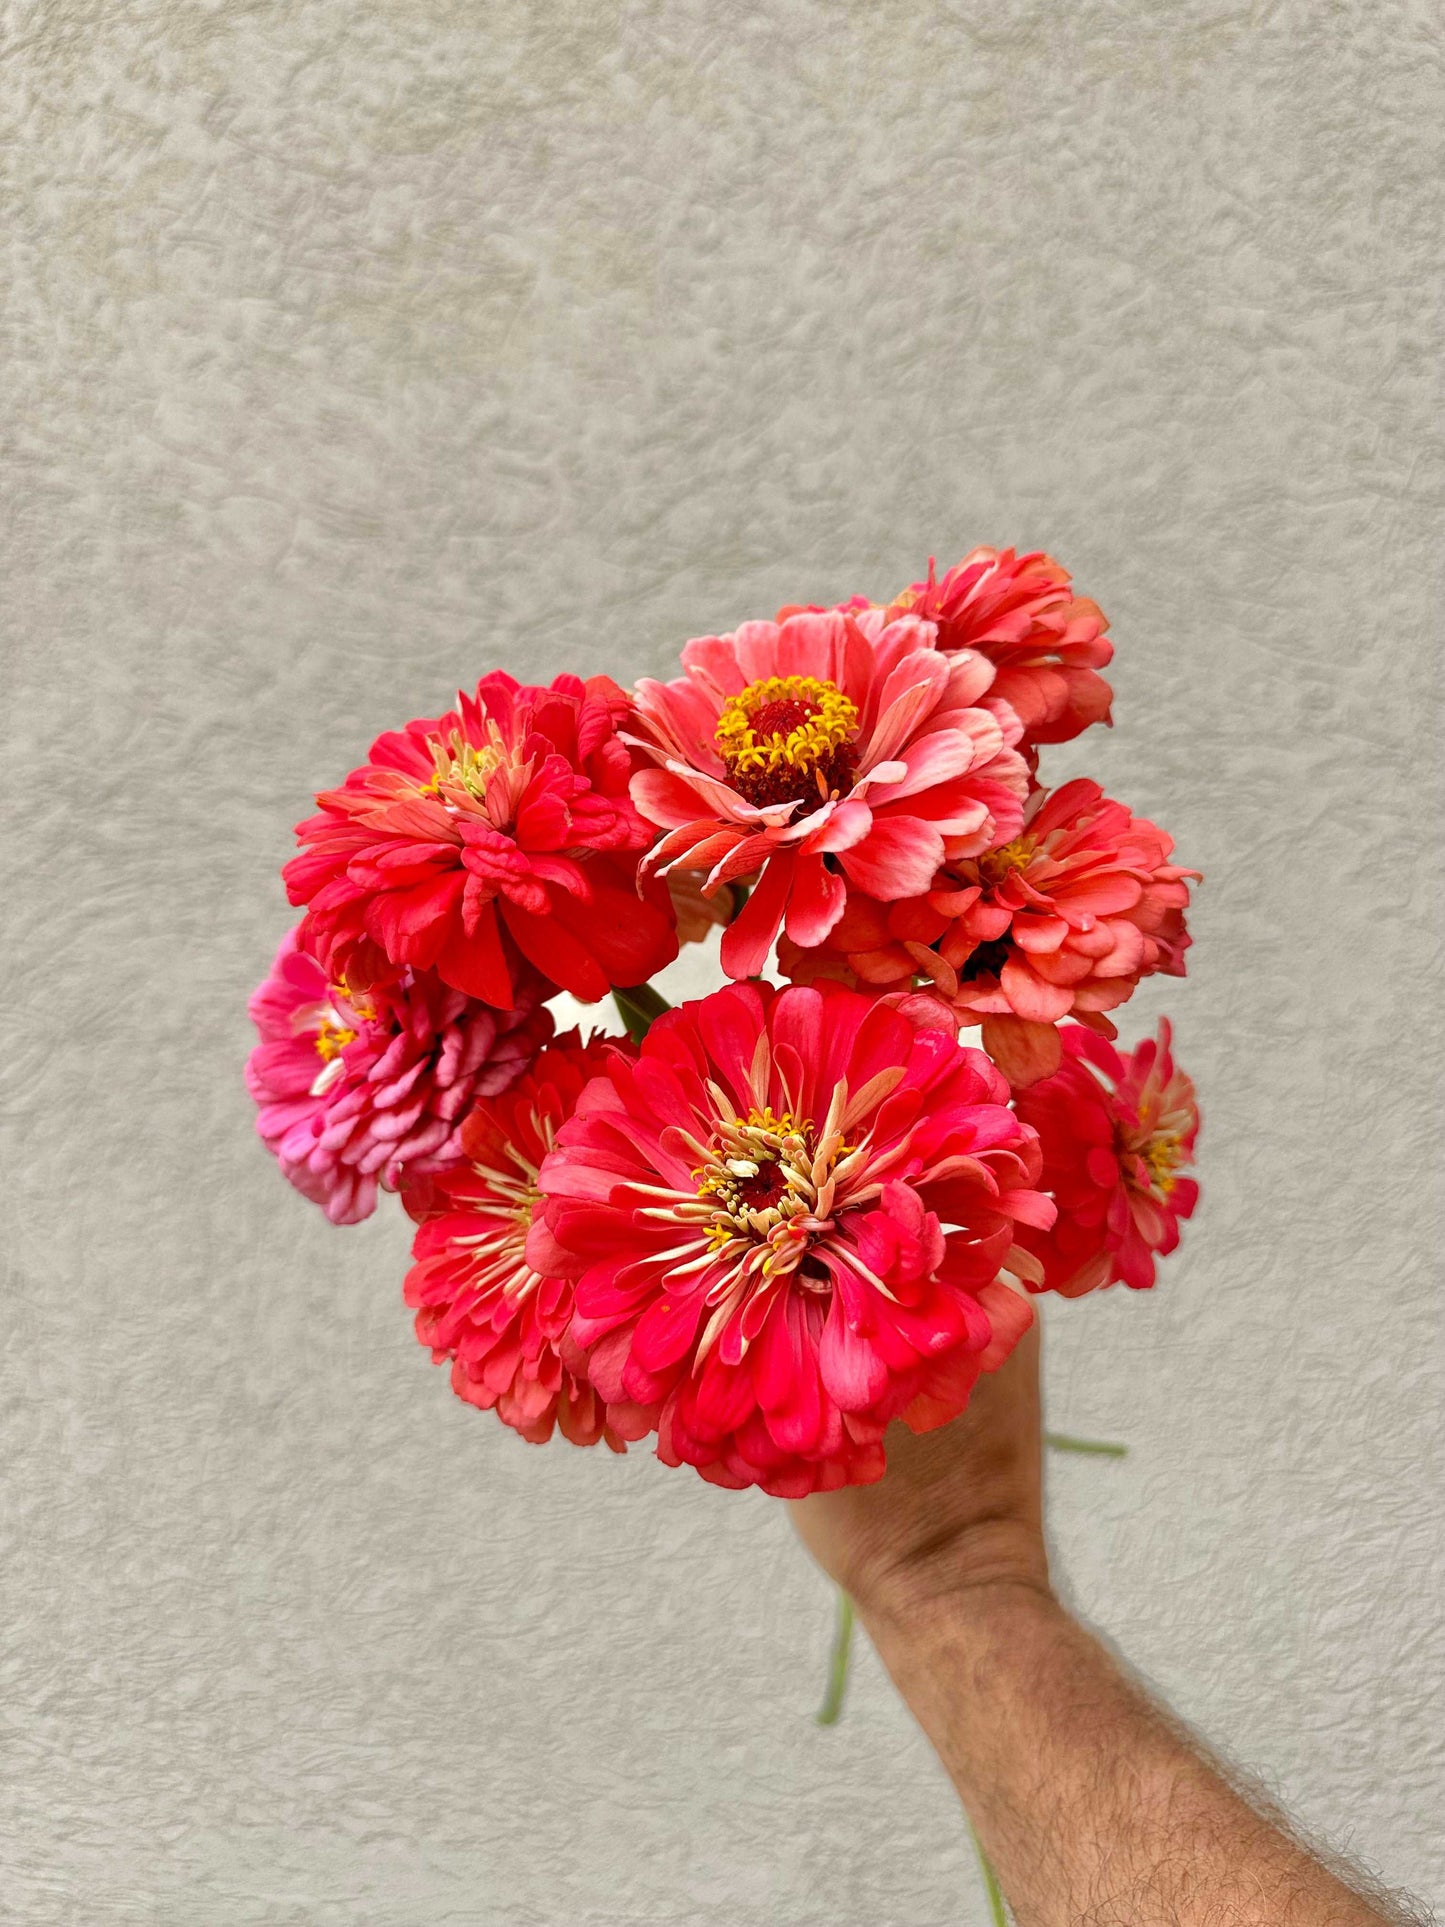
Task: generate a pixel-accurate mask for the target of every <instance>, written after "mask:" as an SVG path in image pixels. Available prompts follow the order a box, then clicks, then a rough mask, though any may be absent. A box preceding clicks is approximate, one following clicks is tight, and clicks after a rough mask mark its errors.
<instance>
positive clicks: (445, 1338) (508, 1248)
mask: <svg viewBox="0 0 1445 1927" xmlns="http://www.w3.org/2000/svg"><path fill="white" fill-rule="evenodd" d="M631 1050H632V1046H631V1045H630V1044H626V1043H622V1042H617V1041H609V1042H607V1043H606V1044H604V1043H603V1042H602V1041H600V1040H593V1041H592V1042H591V1043H589V1044H583V1043H582V1042H581V1041H580V1039H579V1037H578V1034H577V1032H576V1031H575V1030H573V1031H568V1032H566V1034H565V1035H563V1036H561V1037H559V1038H557V1039H556V1040H555V1041H554V1042H553V1043H551V1044H549V1045H548V1046H547V1047H546V1049H545V1050H543V1051H541V1052H540V1053H539V1054H538V1056H537V1058H536V1059H535V1061H534V1062H533V1063H532V1065H531V1067H530V1068H529V1069H528V1070H527V1071H526V1072H525V1074H524V1075H523V1076H522V1077H521V1078H520V1079H519V1081H518V1082H517V1083H516V1084H514V1085H513V1086H512V1088H511V1090H509V1091H508V1092H507V1093H506V1094H505V1096H502V1097H495V1098H491V1099H489V1100H487V1101H485V1102H483V1103H481V1104H478V1105H477V1107H476V1109H475V1110H473V1111H472V1113H471V1115H470V1116H469V1117H468V1118H467V1120H466V1122H465V1124H464V1125H463V1126H462V1134H461V1135H462V1151H463V1158H462V1162H461V1163H460V1164H457V1165H455V1166H453V1167H452V1169H451V1170H449V1171H447V1172H444V1173H443V1174H442V1175H441V1176H440V1177H438V1178H435V1179H433V1180H431V1181H430V1182H429V1183H427V1184H426V1185H424V1186H423V1187H420V1188H419V1190H418V1191H417V1192H415V1193H414V1192H413V1191H412V1190H411V1189H410V1187H409V1188H408V1190H407V1191H406V1193H404V1197H405V1201H406V1203H407V1207H408V1209H409V1210H411V1211H413V1213H414V1215H417V1216H419V1217H420V1218H421V1220H422V1223H421V1229H420V1230H419V1231H418V1232H417V1234H416V1242H415V1244H414V1246H413V1248H412V1250H413V1256H414V1258H415V1260H416V1262H415V1263H414V1264H413V1266H412V1268H411V1270H410V1271H409V1272H408V1273H407V1277H406V1302H407V1304H408V1305H411V1306H412V1307H413V1308H414V1309H415V1311H416V1335H417V1337H418V1338H419V1339H420V1340H421V1342H422V1344H423V1345H428V1346H430V1347H431V1353H432V1358H433V1359H434V1360H435V1362H436V1363H438V1364H440V1363H441V1362H442V1361H443V1360H446V1359H450V1361H451V1367H452V1390H453V1391H454V1392H455V1393H456V1394H457V1397H458V1398H462V1399H465V1400H466V1401H467V1403H468V1404H469V1405H477V1406H480V1407H481V1408H482V1410H484V1411H495V1412H496V1414H497V1417H498V1418H499V1419H501V1421H502V1423H503V1424H504V1425H510V1426H511V1428H512V1430H513V1431H514V1432H520V1433H521V1435H522V1437H523V1438H524V1439H530V1440H531V1441H532V1442H533V1443H534V1444H544V1443H545V1442H546V1441H547V1440H548V1439H549V1438H551V1436H552V1432H553V1429H554V1427H556V1428H560V1430H561V1433H562V1436H563V1437H564V1438H566V1439H570V1440H571V1442H572V1443H573V1444H574V1445H596V1444H597V1442H598V1441H599V1439H605V1440H606V1442H607V1444H608V1445H609V1446H611V1448H612V1449H613V1451H614V1452H622V1451H625V1450H626V1446H625V1443H624V1440H623V1438H622V1436H621V1434H620V1433H619V1432H618V1431H617V1429H616V1428H615V1427H614V1426H613V1425H611V1424H609V1422H608V1415H607V1412H606V1410H605V1408H604V1406H603V1403H602V1400H601V1399H600V1398H599V1397H598V1395H597V1393H596V1392H595V1391H594V1390H593V1388H592V1387H591V1386H590V1385H589V1384H588V1383H587V1381H586V1379H585V1378H581V1377H579V1376H578V1375H577V1374H576V1373H575V1372H573V1371H571V1370H569V1369H568V1367H567V1366H566V1365H565V1364H564V1363H563V1361H562V1357H561V1354H560V1353H559V1350H558V1345H559V1342H560V1341H561V1339H562V1337H563V1335H564V1334H565V1332H566V1330H567V1325H568V1322H569V1320H570V1318H571V1316H572V1286H571V1283H570V1281H568V1280H566V1279H563V1278H558V1277H555V1276H552V1275H550V1274H549V1273H547V1272H545V1271H543V1272H539V1271H536V1270H534V1269H533V1267H532V1265H531V1264H530V1263H529V1262H528V1258H527V1251H526V1245H527V1233H528V1231H529V1229H530V1227H531V1223H532V1215H533V1213H534V1211H535V1210H536V1207H537V1200H538V1192H537V1172H538V1168H539V1166H540V1165H541V1163H542V1161H543V1159H544V1158H545V1157H546V1156H547V1153H548V1152H549V1151H550V1150H551V1148H552V1144H553V1141H554V1139H555V1137H556V1133H557V1129H558V1126H559V1125H561V1124H562V1123H563V1122H564V1121H565V1120H566V1119H567V1118H569V1117H570V1116H571V1115H572V1110H573V1106H574V1105H575V1104H576V1102H577V1097H578V1093H579V1092H580V1091H581V1090H582V1088H583V1086H584V1085H585V1084H586V1082H587V1080H588V1079H589V1078H590V1077H591V1076H593V1075H594V1073H596V1072H599V1071H601V1070H603V1069H604V1067H605V1066H606V1064H607V1062H608V1059H609V1057H610V1056H612V1055H613V1054H614V1053H615V1054H617V1055H619V1056H622V1057H626V1056H628V1055H630V1054H631ZM643 1429H645V1428H643ZM638 1435H639V1433H638V1430H637V1429H634V1432H633V1436H638Z"/></svg>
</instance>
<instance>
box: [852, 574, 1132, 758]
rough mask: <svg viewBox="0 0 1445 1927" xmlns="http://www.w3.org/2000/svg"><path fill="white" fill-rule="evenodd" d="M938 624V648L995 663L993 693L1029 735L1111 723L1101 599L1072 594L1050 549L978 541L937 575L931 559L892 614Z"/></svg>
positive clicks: (1041, 738) (1062, 735) (1108, 650)
mask: <svg viewBox="0 0 1445 1927" xmlns="http://www.w3.org/2000/svg"><path fill="white" fill-rule="evenodd" d="M905 610H907V611H911V612H912V613H913V614H914V615H918V616H923V617H924V618H925V619H926V620H927V621H929V622H933V623H936V624H937V625H938V646H939V648H940V649H946V650H948V649H974V650H977V651H978V653H979V654H980V655H982V656H987V657H988V659H989V661H990V662H991V663H994V664H995V665H996V667H997V669H998V675H997V677H996V678H995V681H994V685H993V694H994V695H995V696H998V697H1001V698H1002V699H1003V700H1004V701H1005V702H1007V703H1009V704H1011V705H1012V706H1013V708H1014V709H1015V710H1017V712H1018V715H1019V718H1020V720H1021V721H1022V723H1023V726H1024V740H1025V742H1026V743H1028V744H1030V745H1032V744H1035V743H1066V742H1068V741H1069V740H1070V738H1071V737H1074V736H1077V735H1079V733H1080V732H1081V731H1082V730H1085V729H1087V728H1088V727H1089V725H1090V724H1091V723H1099V722H1103V723H1107V722H1108V721H1109V720H1110V717H1109V705H1110V703H1111V702H1112V701H1113V695H1114V692H1113V690H1112V689H1111V688H1110V687H1109V685H1108V683H1107V682H1106V681H1105V680H1104V678H1103V677H1102V676H1101V675H1100V674H1099V673H1098V672H1099V670H1101V669H1103V668H1104V667H1105V666H1106V664H1107V663H1108V662H1109V660H1110V658H1111V657H1112V656H1113V653H1114V646H1113V644H1112V643H1111V642H1108V641H1107V640H1106V639H1105V637H1104V630H1105V629H1106V628H1107V627H1108V623H1107V622H1106V620H1105V618H1104V615H1103V613H1102V611H1101V610H1100V608H1099V606H1098V604H1097V603H1094V602H1090V601H1088V600H1087V598H1085V597H1083V596H1076V595H1075V594H1074V590H1073V585H1072V583H1071V581H1070V578H1069V572H1068V570H1067V569H1065V568H1061V567H1060V565H1059V564H1058V563H1057V562H1055V561H1054V559H1053V557H1052V556H1048V555H1043V554H1041V553H1039V552H1037V551H1036V552H1035V553H1034V554H1032V555H1015V553H1014V551H1013V550H1012V549H974V550H972V551H971V553H970V554H968V555H966V556H965V557H964V558H963V560H962V562H960V563H958V564H957V566H956V567H955V568H952V569H950V570H949V571H948V573H947V575H945V576H944V578H943V580H942V581H941V582H940V581H938V580H937V578H936V576H935V573H934V565H933V563H932V562H931V561H930V563H929V565H928V580H927V581H926V582H915V583H914V584H913V585H912V587H911V588H908V589H905V590H904V592H903V594H902V595H900V596H899V597H897V599H896V600H895V601H894V603H893V604H892V606H891V608H890V609H889V611H888V613H889V615H890V617H891V616H895V615H900V614H902V613H903V612H904V611H905Z"/></svg>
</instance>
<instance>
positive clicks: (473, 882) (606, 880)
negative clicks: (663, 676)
mask: <svg viewBox="0 0 1445 1927" xmlns="http://www.w3.org/2000/svg"><path fill="white" fill-rule="evenodd" d="M626 708H627V699H626V697H625V696H624V695H623V694H622V692H621V690H620V689H618V687H617V685H616V684H615V683H613V682H611V681H610V680H609V679H608V678H607V677H606V676H594V677H592V678H591V679H590V680H589V681H588V682H585V683H584V682H583V681H582V680H581V679H580V677H577V676H559V677H558V678H557V679H556V681H555V682H554V683H553V684H552V685H551V686H550V688H545V689H544V688H539V687H529V686H523V685H521V684H519V683H518V682H517V681H516V680H515V679H514V678H513V677H511V676H508V675H505V674H503V673H502V672H501V671H500V670H498V671H497V672H496V673H495V674H493V675H490V676H486V677H484V678H483V680H482V681H481V682H480V683H479V684H478V685H477V691H476V694H475V695H474V696H459V697H458V698H457V708H456V709H454V710H450V711H448V713H447V714H446V715H445V716H439V717H437V718H435V719H434V720H430V721H418V722H411V723H408V724H407V726H406V728H405V729H403V730H390V731H388V732H387V733H386V734H385V735H383V736H379V737H378V738H377V739H376V741H375V742H374V743H373V744H372V746H371V752H370V757H371V759H370V761H369V762H368V763H367V764H366V765H365V766H364V767H363V768H361V769H357V770H353V771H352V773H351V774H350V775H349V776H348V777H347V779H346V781H345V782H344V783H343V784H342V786H341V788H340V789H336V790H327V791H325V792H324V793H323V794H322V795H320V796H319V797H318V798H317V799H316V800H317V802H318V803H319V804H320V805H321V810H320V814H319V815H317V816H312V817H308V818H307V819H306V821H305V822H304V823H300V824H298V825H297V828H296V834H297V837H298V839H299V840H300V842H301V844H302V853H301V854H300V855H299V856H296V857H293V858H292V859H291V861H290V862H289V863H288V864H287V865H286V868H285V871H284V873H283V874H284V876H285V879H286V887H287V890H288V891H289V893H290V897H291V901H292V902H293V903H297V904H303V903H304V904H308V905H309V906H310V909H309V914H308V915H307V917H306V920H305V923H304V924H303V926H302V929H303V936H302V941H303V943H304V945H305V947H306V948H307V949H308V950H311V951H313V952H314V954H315V955H316V956H317V957H318V958H319V959H320V960H321V963H322V964H323V966H324V967H325V969H326V970H327V971H328V972H329V973H330V975H331V976H332V977H333V979H335V980H337V981H340V979H341V978H343V977H344V978H345V979H346V981H347V982H348V983H350V984H352V985H354V986H356V987H358V988H360V989H369V988H370V987H371V986H372V985H374V984H378V983H384V982H386V981H388V980H389V979H391V978H394V977H396V976H397V975H398V974H399V973H400V972H401V971H402V970H403V969H406V968H411V969H412V970H431V969H435V970H436V972H437V974H438V975H439V976H440V977H441V978H442V980H443V981H444V982H445V983H448V984H450V985H451V986H452V987H453V988H454V989H457V990H462V991H465V992H466V994H467V995H468V996H470V997H476V998H479V999H480V1000H481V1001H482V1002H483V1003H486V1004H493V1005H496V1006H497V1007H498V1008H499V1009H502V1010H506V1009H510V1007H511V1005H512V1002H513V998H514V995H515V992H516V985H517V982H518V980H519V977H522V976H525V974H526V973H525V971H524V970H523V969H522V967H521V965H522V960H524V959H525V961H526V963H527V964H529V965H532V966H534V967H535V968H536V969H537V970H539V971H540V972H541V973H542V975H543V976H544V977H547V978H549V979H550V980H551V981H552V982H553V983H554V984H559V985H560V986H561V987H562V988H563V989H564V990H569V991H571V992H572V994H573V996H574V997H580V998H582V999H583V1001H584V1002H593V1001H595V1000H596V999H597V998H599V997H602V996H605V995H606V993H607V990H608V989H609V987H610V986H611V985H613V984H624V985H630V984H639V983H644V982H645V981H646V980H647V979H648V978H649V977H650V976H651V975H652V974H653V973H654V972H655V971H657V970H660V969H661V968H662V966H663V965H664V964H667V963H670V962H671V961H672V959H673V958H674V957H675V956H676V955H677V938H676V934H675V931H674V929H673V923H672V916H671V912H670V909H669V907H668V904H667V900H666V897H665V894H664V893H663V892H662V891H661V890H658V889H654V890H653V891H652V892H651V893H650V894H649V896H648V898H647V899H646V900H644V899H643V898H641V897H639V893H638V888H637V852H639V851H640V850H642V849H644V848H645V847H646V845H647V843H648V842H649V841H650V839H651V835H652V832H651V830H650V829H649V828H648V826H647V824H646V823H644V822H643V821H642V819H641V817H640V816H639V815H638V814H637V811H636V810H635V809H634V808H633V806H632V804H631V802H630V800H629V798H628V794H627V783H628V774H629V770H630V768H631V758H630V757H629V754H628V751H627V748H626V746H625V745H624V744H623V743H622V742H621V741H620V739H619V738H618V735H617V723H618V720H619V718H620V717H621V716H622V715H623V714H625V712H626Z"/></svg>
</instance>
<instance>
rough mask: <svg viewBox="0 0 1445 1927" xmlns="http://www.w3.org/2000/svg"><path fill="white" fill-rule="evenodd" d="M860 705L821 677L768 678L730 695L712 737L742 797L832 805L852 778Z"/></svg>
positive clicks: (760, 804)
mask: <svg viewBox="0 0 1445 1927" xmlns="http://www.w3.org/2000/svg"><path fill="white" fill-rule="evenodd" d="M857 733H858V708H857V705H856V704H855V703H853V702H851V701H850V700H849V699H848V697H847V696H845V695H844V694H843V692H842V690H841V689H839V688H838V687H837V685H836V684H834V683H831V682H823V681H821V680H820V679H819V678H818V677H816V676H766V677H764V678H763V679H762V680H761V681H760V682H754V683H749V684H748V686H747V688H746V689H744V690H742V691H740V692H739V694H738V695H736V696H729V697H728V699H727V701H726V702H725V703H724V704H723V706H722V711H721V714H720V715H719V717H718V722H717V731H716V734H715V737H714V741H715V742H716V744H717V749H718V753H719V755H720V756H721V757H722V759H723V761H724V763H726V765H727V770H728V777H729V780H730V781H731V782H732V784H733V786H734V788H736V789H737V791H738V792H739V794H740V795H742V796H743V797H745V798H746V799H747V801H748V802H749V803H751V804H753V805H754V807H755V808H758V809H766V808H768V807H769V806H771V805H776V804H779V803H810V802H812V801H813V800H814V799H815V798H816V799H817V800H819V801H822V802H826V801H827V800H828V798H829V797H830V796H837V795H840V794H841V793H842V792H843V791H844V790H845V789H846V788H848V786H849V785H850V784H851V782H852V780H853V771H854V767H855V764H856V761H857V756H856V751H855V748H854V743H855V739H856V737H857Z"/></svg>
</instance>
